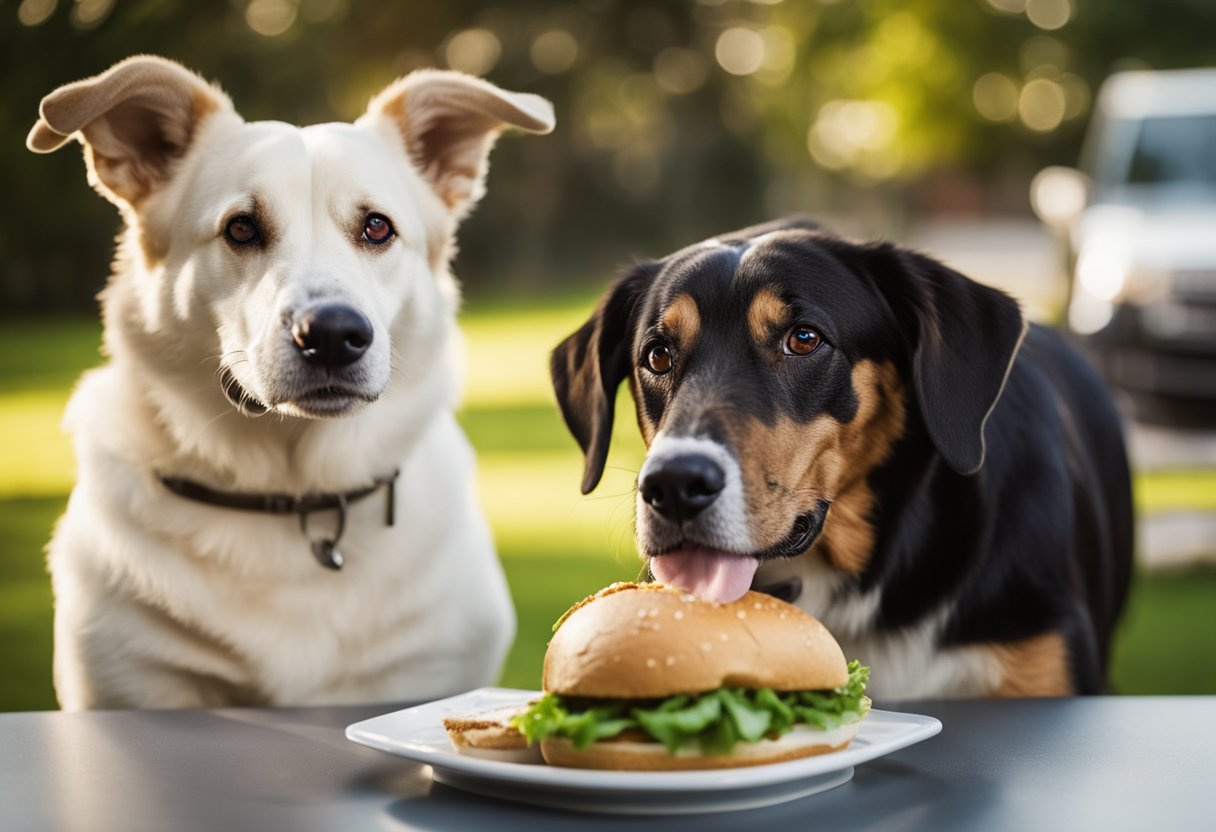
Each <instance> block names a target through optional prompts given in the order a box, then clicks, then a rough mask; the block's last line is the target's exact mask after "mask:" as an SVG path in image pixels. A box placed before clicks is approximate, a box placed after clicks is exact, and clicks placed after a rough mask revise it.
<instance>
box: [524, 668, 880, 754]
mask: <svg viewBox="0 0 1216 832" xmlns="http://www.w3.org/2000/svg"><path fill="white" fill-rule="evenodd" d="M869 678H870V668H868V667H862V665H861V662H858V661H856V660H854V661H852V662H849V679H848V681H847V682H846V683H845V684H844V685H843V686H841V687H838V688H834V689H832V690H805V691H774V690H772V689H771V688H758V689H754V690H753V689H745V688H735V687H722V688H718V689H717V690H712V691H706V692H704V693H696V694H688V693H681V694H677V695H675V696H669V697H667V698H666V699H657V700H656V699H646V700H627V699H574V698H568V697H563V696H559V695H557V694H553V693H546V694H544V695H542V696H541V698H540V699H538V700H537V701H536V702H534V703H533V704H532V706H531V707H530V708H529V709H528V710H527V711H525V712H524V713H522V714H519V715H518V716H516V717H514V718H513V719H512V725H514V726H515V728H516V729H517V730H518V731H519V732H520V733H521V734H523V735H524V737H525V738H526V739H527V740H528V743H529V744H531V743H534V742H539V741H540V740H543V739H547V738H549V737H564V738H565V739H568V740H570V742H571V743H573V745H574V747H575V748H580V749H582V748H587V747H588V746H589V745H591V744H592V743H593V742H597V741H599V740H606V739H612V738H613V737H616V736H619V735H620V734H621V733H622V732H624V731H627V730H631V729H634V730H639V731H642V732H643V733H645V734H646V735H648V736H649V737H651V738H652V739H654V740H655V741H656V742H661V743H663V745H665V746H666V747H667V750H668V751H669V752H671V753H672V754H674V753H676V751H678V750H679V749H680V748H683V747H686V746H695V747H699V748H700V749H701V751H703V752H704V753H708V754H729V753H730V752H731V749H733V748H734V747H735V744H736V743H738V742H756V741H757V740H759V739H761V738H764V737H770V738H776V737H779V736H781V735H782V734H785V733H787V732H789V731H790V730H792V729H793V727H794V726H795V725H798V724H806V725H813V726H815V727H818V728H822V729H824V730H830V729H832V728H838V727H840V726H841V725H846V724H848V723H850V722H857V721H858V720H860V719H861V718H862V717H864V716H865V715H866V713H867V712H868V711H869V710H870V699H869V697H867V696H866V695H865V689H866V682H867V681H868V680H869Z"/></svg>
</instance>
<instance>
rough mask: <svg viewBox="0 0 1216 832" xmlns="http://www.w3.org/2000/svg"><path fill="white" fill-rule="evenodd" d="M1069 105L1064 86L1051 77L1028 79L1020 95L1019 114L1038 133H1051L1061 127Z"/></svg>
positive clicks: (1023, 121) (1024, 122)
mask: <svg viewBox="0 0 1216 832" xmlns="http://www.w3.org/2000/svg"><path fill="white" fill-rule="evenodd" d="M1067 106H1068V102H1067V100H1066V99H1065V96H1064V88H1063V87H1062V86H1060V85H1059V84H1058V83H1057V82H1055V81H1053V80H1052V79H1050V78H1035V79H1033V80H1030V81H1027V82H1026V86H1024V87H1022V94H1021V95H1020V96H1018V115H1019V116H1020V117H1021V119H1022V123H1023V124H1025V125H1026V126H1027V127H1029V128H1030V129H1031V130H1033V131H1035V132H1036V133H1050V132H1051V131H1052V130H1055V129H1056V128H1057V127H1059V126H1060V122H1062V121H1063V120H1064V113H1065V111H1066V110H1067Z"/></svg>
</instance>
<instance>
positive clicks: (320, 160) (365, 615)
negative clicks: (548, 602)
mask: <svg viewBox="0 0 1216 832" xmlns="http://www.w3.org/2000/svg"><path fill="white" fill-rule="evenodd" d="M141 61H143V62H146V63H147V66H149V67H150V70H149V73H150V74H158V73H159V76H166V75H168V76H171V80H170V82H169V86H170V87H172V85H173V84H177V83H187V82H182V81H180V80H175V79H178V78H179V76H182V77H184V75H185V73H184V71H182V70H180V68H175V67H174V66H173V65H169V64H168V62H164V61H159V62H158V60H157V59H133V60H132V61H129V62H126V63H127V64H129V65H136V64H139V62H141ZM122 66H123V65H120V68H121V67H122ZM142 67H143V64H139V65H138V66H136V68H137V69H140V68H142ZM166 67H167V68H166ZM115 71H117V69H116V70H113V71H112V73H113V72H115ZM440 76H442V78H443V80H444V82H445V83H454V84H457V85H460V84H466V83H467V84H468V85H472V83H473V81H472V79H462V78H456V80H455V81H452V80H451V77H452V76H454V74H453V73H442V74H436V75H435V76H427V78H432V77H440ZM105 78H106V76H102V77H101V80H100V81H97V80H96V79H93V80H91V81H90V82H88V83H94V82H96V83H103V82H104V81H105ZM85 83H86V82H81V84H85ZM157 83H161V82H159V81H158V82H157ZM408 83H410V81H409V79H407V81H405V82H398V84H399V85H401V84H408ZM476 83H477V84H481V85H483V86H484V87H486V88H489V85H488V84H484V82H480V81H478V82H476ZM199 85H201V82H199ZM391 89H392V88H390V90H391ZM479 89H480V88H479ZM498 92H501V91H498ZM196 94H197V91H196ZM211 94H212V95H213V96H214V97H215V100H216V102H217V105H218V111H217V112H214V113H213V114H211V115H209V116H208V117H207V118H206V119H205V120H203V121H202V122H201V123H200V124H199V125H198V127H197V129H196V130H195V131H194V133H193V136H192V139H191V143H190V146H189V149H188V152H186V154H185V155H184V156H183V157H182V158H181V159H180V161H179V162H178V163H177V165H176V166H175V167H174V168H173V171H172V175H171V176H170V177H169V178H168V179H167V180H166V181H165V182H163V183H160V185H159V186H158V187H157V188H156V189H155V190H153V192H152V193H151V194H150V195H149V196H147V197H146V198H145V199H143V200H142V201H138V204H127V203H126V201H125V197H123V194H122V192H121V188H122V187H124V186H125V183H124V182H123V181H119V180H117V179H115V180H114V181H113V182H107V181H106V179H105V176H103V175H102V174H103V173H104V171H94V170H93V167H92V165H91V167H90V176H91V179H92V181H93V182H94V185H95V186H96V187H98V189H99V190H101V191H102V192H103V194H105V195H106V196H108V197H110V198H112V199H113V200H114V201H115V202H116V203H117V204H119V206H120V207H121V208H123V212H124V215H125V217H126V220H127V230H126V231H125V233H124V237H123V239H122V241H121V245H120V252H119V256H118V259H117V266H116V271H115V274H114V276H113V277H112V279H111V281H110V284H109V286H108V288H107V289H106V291H105V293H104V297H103V305H104V318H105V324H106V328H105V345H106V351H107V353H108V355H109V358H110V360H109V363H108V364H107V365H105V366H103V367H101V368H100V369H97V370H94V371H91V372H89V373H88V374H86V376H85V377H84V379H83V380H82V381H81V383H80V385H79V386H78V388H77V389H76V391H75V393H74V394H73V396H72V400H71V404H70V406H69V410H68V414H67V418H66V425H67V428H68V430H70V431H71V432H72V434H73V435H74V437H75V447H76V453H77V458H78V472H77V473H78V482H77V485H76V487H75V489H74V490H73V492H72V496H71V499H70V502H69V506H68V510H67V513H66V515H65V516H64V517H63V518H62V520H61V521H60V523H59V525H58V527H57V529H56V532H55V536H54V539H53V541H52V543H51V545H50V549H49V563H50V568H51V573H52V579H53V584H54V590H55V596H56V610H55V684H56V691H57V694H58V697H59V700H60V702H61V704H62V705H63V707H64V708H67V709H80V708H91V707H107V708H108V707H157V708H164V707H192V706H215V705H225V704H270V705H284V704H311V703H340V702H355V701H389V700H392V701H403V700H411V699H427V698H432V697H436V696H439V695H443V694H446V693H450V692H454V691H458V690H463V689H468V688H471V687H475V686H478V685H483V684H487V683H489V682H492V681H493V680H494V679H495V677H496V675H497V673H498V670H499V666H500V664H501V662H502V660H503V658H504V656H505V653H506V650H507V648H508V646H509V644H510V642H511V640H512V637H513V634H514V613H513V610H512V606H511V601H510V596H509V594H508V591H507V586H506V582H505V580H504V577H503V573H502V570H501V567H500V565H499V563H498V561H497V559H496V557H495V553H494V547H493V542H492V540H491V536H490V531H489V528H488V526H487V523H486V521H485V519H484V518H483V516H482V513H481V511H480V509H479V508H478V506H477V505H476V502H475V498H474V491H473V476H474V460H473V454H472V449H471V447H470V446H469V444H468V442H467V440H466V439H465V437H464V436H463V434H462V433H461V431H460V428H459V427H458V425H457V423H456V421H455V418H454V416H453V413H452V409H453V407H454V405H455V403H456V401H457V397H458V392H459V391H458V385H457V382H456V378H457V366H456V361H455V358H454V350H455V349H456V347H457V344H456V343H455V342H456V340H457V338H458V332H457V330H456V324H455V312H456V307H457V303H458V292H457V287H456V283H455V281H454V280H453V279H452V277H451V275H450V274H449V272H448V267H447V259H448V257H449V255H450V250H451V235H452V233H453V232H454V229H455V225H456V220H457V218H458V216H459V215H462V212H463V211H465V210H467V204H459V205H457V204H451V203H449V204H445V202H444V200H443V199H441V198H440V196H439V195H438V194H437V192H436V190H435V189H433V188H432V187H431V183H430V182H429V181H428V178H427V177H428V173H427V172H426V171H425V170H422V169H420V166H419V163H418V160H417V159H415V158H413V157H412V156H411V154H410V153H409V151H408V149H407V147H406V146H405V142H404V141H403V140H402V132H401V130H400V129H399V127H398V125H396V124H394V123H393V122H392V120H391V119H390V117H389V116H388V115H386V114H385V113H384V112H381V111H378V110H376V109H374V108H373V109H372V110H369V113H368V114H367V115H365V116H364V117H363V118H362V119H360V120H359V121H358V122H356V123H355V124H353V125H351V124H324V125H317V126H312V127H307V128H303V129H300V128H296V127H292V126H289V125H286V124H280V123H273V122H262V123H253V124H247V123H245V122H243V121H242V120H241V118H240V117H239V116H238V115H236V113H235V112H234V111H232V110H231V105H229V104H228V103H227V100H226V99H224V98H223V96H222V94H220V93H218V92H216V91H212V93H211ZM503 95H504V96H509V95H511V94H506V93H503ZM384 97H385V96H382V98H384ZM48 100H49V97H48ZM436 106H438V105H436ZM500 109H501V108H500ZM45 113H51V115H49V116H48V115H45ZM45 113H44V121H42V122H40V123H39V125H37V126H36V129H35V132H34V133H32V134H31V147H34V148H35V149H40V150H48V149H53V147H54V139H55V136H54V134H55V133H56V132H58V133H61V134H63V135H65V136H66V135H67V133H68V131H72V130H77V129H79V127H77V126H76V125H73V124H69V125H68V127H67V128H66V129H64V128H59V127H58V125H57V124H56V123H54V119H55V118H56V117H58V116H56V114H55V112H53V111H52V110H50V109H48V110H46V111H45ZM48 120H49V121H50V122H51V123H50V127H49V128H48V127H47V125H46V122H47V121H48ZM496 132H497V131H496V130H493V131H491V130H489V129H487V141H488V142H492V140H493V135H496ZM76 135H77V137H80V134H76ZM84 135H85V138H82V141H85V143H86V144H87V141H86V138H87V137H88V133H87V130H86V132H85V134H84ZM48 137H50V138H48ZM483 149H484V151H485V152H488V144H487V145H486V146H485V147H484V148H483ZM483 161H484V160H483ZM439 167H441V163H440V162H435V163H434V164H433V165H432V173H433V171H434V169H437V168H439ZM483 172H484V166H483ZM107 185H110V186H112V187H110V189H109V190H107ZM110 190H112V191H114V193H110ZM115 194H117V197H116V196H115ZM254 201H256V202H257V204H258V206H259V208H260V210H262V211H263V212H264V213H265V214H266V215H267V216H268V217H270V218H271V222H272V225H273V226H274V228H275V233H276V235H277V236H276V241H275V244H274V245H272V246H268V247H267V249H266V250H265V251H264V252H260V253H255V254H252V255H242V256H238V255H237V254H235V253H234V250H233V248H232V246H230V245H229V244H228V243H227V242H226V241H225V240H224V239H223V236H222V234H220V233H218V230H219V229H222V228H223V227H224V222H225V218H226V217H230V216H232V215H233V214H234V213H237V212H241V211H247V210H251V209H252V206H253V203H254ZM368 210H371V211H376V212H380V213H383V214H385V215H387V216H389V217H390V218H391V221H392V222H393V224H394V226H395V228H396V231H397V235H398V236H397V238H396V239H395V240H393V242H392V243H391V244H390V245H389V246H387V247H385V249H384V250H375V251H373V250H370V249H369V248H368V247H366V246H361V245H358V244H357V240H356V239H355V238H354V236H353V235H352V232H351V230H350V229H351V222H352V217H354V218H356V219H355V220H354V221H355V222H356V223H357V222H358V220H357V217H359V216H361V215H362V214H361V212H365V211H368ZM355 228H356V233H357V228H358V225H357V224H356V226H355ZM149 242H150V243H152V247H153V248H156V249H160V250H162V251H163V252H164V256H163V257H162V258H148V257H145V255H144V245H142V244H146V243H149ZM318 300H321V301H326V302H329V301H336V302H341V303H345V304H349V305H350V306H353V307H355V308H357V309H358V310H360V311H362V312H363V313H364V314H365V315H366V316H367V317H368V319H369V320H370V321H371V323H372V325H373V327H374V330H375V337H374V340H373V342H372V344H371V347H370V349H369V350H368V352H367V354H365V355H364V356H363V358H361V359H360V361H359V362H358V364H357V365H356V367H355V369H356V370H357V372H356V373H355V374H353V375H352V378H353V379H354V382H353V383H356V384H357V385H359V386H360V388H361V390H363V391H364V392H366V393H367V394H368V396H369V397H370V398H372V399H374V400H373V401H371V402H370V403H366V404H361V403H352V404H351V405H350V407H348V408H346V409H345V410H344V411H343V412H342V413H340V414H338V416H339V418H324V419H318V418H305V417H304V414H302V413H301V412H300V411H299V409H298V408H297V407H295V405H293V403H292V401H291V396H292V393H293V390H296V389H298V388H299V385H300V381H299V378H298V375H299V374H300V373H303V372H305V369H302V368H301V366H300V359H299V357H298V356H296V355H295V354H294V346H293V344H292V342H291V338H290V334H289V328H286V330H287V331H285V326H284V323H283V320H284V317H283V316H284V315H289V314H290V312H291V311H292V310H293V309H296V308H298V307H299V306H300V305H301V304H304V303H306V302H316V301H318ZM221 362H222V365H223V366H227V367H229V368H230V369H231V371H232V372H233V373H234V375H235V376H236V378H237V379H238V380H239V381H240V383H241V385H242V386H243V387H244V388H245V389H246V390H248V391H249V392H250V393H251V394H253V395H254V396H255V397H257V398H259V399H261V400H262V401H265V402H267V403H270V404H272V405H274V406H273V407H272V409H271V411H270V412H269V413H267V414H266V415H263V416H260V417H256V418H250V417H248V416H245V415H242V414H241V413H239V412H238V411H237V410H236V409H235V408H234V407H233V406H232V405H231V404H230V403H229V401H228V400H227V399H226V398H225V396H224V395H223V391H222V390H221V385H220V383H219V379H218V371H219V370H220V368H221ZM394 468H399V469H400V472H401V474H400V479H399V481H398V484H397V497H396V500H397V502H396V524H395V525H394V526H392V527H389V526H387V525H386V524H385V521H384V516H385V495H384V493H383V492H382V491H381V492H377V493H375V494H373V495H372V496H370V497H368V498H366V499H364V500H363V501H360V502H358V503H356V504H353V505H352V506H351V508H350V512H349V517H348V520H347V524H346V532H345V535H344V536H343V537H342V539H341V542H340V545H339V549H340V551H341V552H342V553H343V555H344V556H345V567H344V568H343V569H342V570H341V571H339V572H333V571H330V570H327V569H324V568H322V567H321V566H320V565H319V564H317V562H316V561H315V560H314V559H313V557H312V554H311V552H310V548H309V541H308V539H306V538H305V537H304V535H303V534H302V533H301V530H300V526H299V520H298V518H297V517H295V516H285V517H283V516H272V515H267V514H261V513H255V512H244V511H238V510H232V509H225V508H217V507H212V506H209V505H205V504H201V503H197V502H193V501H190V500H186V499H183V498H181V497H178V496H175V495H174V494H172V493H170V492H169V491H168V490H167V489H166V488H165V487H164V486H163V485H162V484H161V483H160V482H159V480H158V479H157V476H158V475H170V476H176V477H186V478H189V479H193V480H196V481H198V482H200V483H203V484H205V485H208V486H210V487H212V488H216V489H221V490H227V491H241V492H253V493H290V494H305V493H315V492H341V491H347V490H352V489H356V488H360V487H363V486H366V485H368V484H369V483H371V482H372V481H373V480H374V479H375V478H376V477H380V476H383V475H385V474H388V473H390V472H391V471H392V470H393V469H394ZM335 520H336V518H335V517H334V516H333V515H332V513H331V514H330V516H323V515H320V514H318V515H314V516H313V517H312V518H311V521H310V523H311V525H312V527H313V528H314V529H315V531H314V532H313V534H314V536H315V535H320V534H324V533H325V532H326V531H327V529H329V528H332V524H333V523H334V522H335Z"/></svg>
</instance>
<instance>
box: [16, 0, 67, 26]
mask: <svg viewBox="0 0 1216 832" xmlns="http://www.w3.org/2000/svg"><path fill="white" fill-rule="evenodd" d="M57 5H59V4H58V0H21V5H20V6H18V7H17V20H19V21H20V22H21V25H23V26H41V25H42V24H43V23H45V22H46V19H47V18H48V17H50V16H51V15H52V14H54V13H55V6H57Z"/></svg>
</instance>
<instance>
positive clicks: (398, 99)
mask: <svg viewBox="0 0 1216 832" xmlns="http://www.w3.org/2000/svg"><path fill="white" fill-rule="evenodd" d="M376 114H380V115H384V116H387V117H388V118H389V119H391V120H392V122H393V123H394V125H395V126H396V128H397V130H398V131H399V132H400V133H401V137H402V138H403V139H404V141H405V145H406V149H407V150H408V151H409V154H410V158H411V159H412V160H413V162H414V165H415V166H416V167H417V168H418V170H419V171H420V172H421V173H422V175H423V177H425V178H426V180H427V181H428V182H429V183H430V185H431V188H432V189H433V190H434V191H435V193H436V194H438V196H439V198H440V199H442V200H443V202H444V204H445V205H447V207H448V209H449V210H450V211H451V212H452V214H453V215H454V216H455V217H456V218H458V219H459V218H460V217H462V216H463V215H464V214H466V213H467V212H468V210H469V209H470V208H471V207H472V206H473V204H474V203H475V202H476V201H477V200H478V199H480V198H481V196H482V193H483V190H484V186H483V180H484V179H485V175H486V160H487V159H488V158H489V155H490V149H491V148H492V147H493V146H494V141H495V140H496V139H497V138H498V134H499V133H501V132H502V131H503V130H505V129H506V128H508V127H517V128H519V129H520V130H526V131H527V132H529V133H549V132H551V131H552V130H553V124H554V122H553V105H552V104H550V103H549V102H548V101H547V100H545V99H544V98H541V97H540V96H539V95H532V94H531V93H520V92H508V91H507V90H503V89H499V88H498V87H496V86H494V85H493V84H491V83H489V82H488V81H483V80H481V79H480V78H474V77H472V76H470V75H465V74H463V73H460V72H452V71H449V70H436V69H422V70H417V71H415V72H411V73H410V74H409V75H407V76H406V77H405V78H402V79H400V80H398V81H396V82H394V83H393V84H390V85H389V86H388V87H387V88H385V89H384V90H383V91H382V92H381V93H380V94H379V95H377V96H376V97H375V98H373V99H372V102H371V104H369V105H368V108H367V115H368V116H372V115H376Z"/></svg>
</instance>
